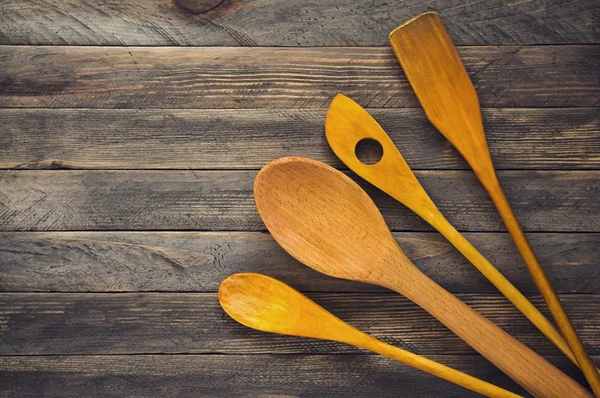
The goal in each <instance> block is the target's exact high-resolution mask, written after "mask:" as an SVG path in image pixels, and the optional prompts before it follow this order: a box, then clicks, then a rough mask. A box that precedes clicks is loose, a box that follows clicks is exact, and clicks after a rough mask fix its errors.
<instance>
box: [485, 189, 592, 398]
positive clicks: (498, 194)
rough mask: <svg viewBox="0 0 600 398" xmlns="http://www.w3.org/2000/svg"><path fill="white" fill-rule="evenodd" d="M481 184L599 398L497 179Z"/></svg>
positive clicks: (587, 363)
mask: <svg viewBox="0 0 600 398" xmlns="http://www.w3.org/2000/svg"><path fill="white" fill-rule="evenodd" d="M482 183H483V185H484V187H485V188H486V190H487V191H488V193H489V195H490V197H491V198H492V201H493V202H494V204H495V205H496V208H497V209H498V213H500V216H501V217H502V220H503V221H504V224H505V225H506V228H507V229H508V232H509V233H510V236H511V237H512V239H513V241H514V242H515V244H516V246H517V248H518V249H519V252H520V253H521V256H522V257H523V260H524V261H525V264H526V265H527V269H528V270H529V273H530V274H531V278H532V279H533V281H534V282H535V285H536V286H537V288H538V290H539V292H540V294H541V295H542V297H543V298H544V301H545V302H546V305H547V306H548V308H549V309H550V313H551V314H552V317H553V318H554V320H555V321H556V324H557V325H558V328H559V329H560V331H561V332H562V334H563V336H564V337H565V340H566V341H567V344H568V345H569V347H570V348H571V351H572V352H573V355H574V356H575V358H576V359H577V362H578V364H579V367H580V368H581V371H582V372H583V374H584V376H585V378H586V379H587V380H588V382H589V383H590V386H591V387H592V390H593V391H594V394H595V395H596V397H600V374H599V373H598V369H597V368H596V366H595V365H594V363H593V362H592V359H591V358H590V356H589V354H588V353H587V351H586V349H585V347H584V346H583V343H582V342H581V339H580V338H579V335H578V334H577V331H576V330H575V328H574V327H573V324H572V323H571V321H570V320H569V317H568V315H567V313H566V311H565V309H564V308H563V305H562V303H561V302H560V299H559V298H558V295H557V294H556V291H555V290H554V288H553V287H552V285H551V284H550V280H549V279H548V276H547V275H546V272H544V269H543V268H542V265H541V264H540V262H539V260H538V258H537V256H536V255H535V252H534V251H533V248H532V247H531V245H530V244H529V241H528V240H527V237H526V236H525V233H524V232H523V229H522V228H521V225H520V224H519V220H518V219H517V216H516V215H515V213H514V212H513V210H512V208H511V207H510V204H509V203H508V199H507V198H506V196H505V195H504V191H503V190H502V188H501V186H500V183H499V182H498V179H497V178H493V179H490V178H488V179H487V180H483V179H482Z"/></svg>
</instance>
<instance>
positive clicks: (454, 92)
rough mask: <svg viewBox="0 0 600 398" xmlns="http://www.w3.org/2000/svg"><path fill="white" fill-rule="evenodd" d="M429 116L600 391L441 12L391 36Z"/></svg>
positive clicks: (427, 15)
mask: <svg viewBox="0 0 600 398" xmlns="http://www.w3.org/2000/svg"><path fill="white" fill-rule="evenodd" d="M389 40H390V43H391V45H392V48H393V50H394V53H395V54H396V57H397V58H398V61H399V62H400V64H401V65H402V68H403V69H404V72H405V73H406V77H407V78H408V81H409V83H410V85H411V86H412V88H413V90H414V91H415V93H416V94H417V98H419V102H420V103H421V106H423V109H424V110H425V114H426V115H427V118H428V119H429V121H430V122H431V123H432V124H433V125H434V126H435V127H436V128H437V129H438V130H439V131H440V132H441V133H442V134H443V135H444V137H446V139H448V141H450V142H451V143H452V145H454V147H456V149H457V150H458V151H459V152H460V153H461V155H462V156H463V157H464V158H465V160H466V161H467V162H468V163H469V165H470V166H471V168H472V169H473V171H474V172H475V174H476V175H477V177H478V178H479V181H481V183H482V184H483V186H484V187H485V189H486V190H487V192H488V193H489V195H490V197H491V198H492V200H493V201H494V204H495V205H496V208H497V209H498V212H499V213H500V216H501V217H502V220H504V224H505V225H506V228H507V229H508V232H509V233H510V235H511V236H512V238H513V240H514V242H515V244H516V245H517V248H518V249H519V252H520V253H521V256H522V257H523V260H524V261H525V264H527V268H528V270H529V273H530V274H531V276H532V278H533V281H534V282H535V284H536V286H537V288H538V290H539V291H540V293H541V294H542V297H543V298H544V300H545V301H546V304H547V305H548V308H549V309H550V312H551V313H552V316H553V317H554V320H555V321H556V323H557V324H558V328H559V329H560V331H561V332H562V334H563V336H564V338H565V339H566V341H567V343H568V344H569V347H570V348H571V351H572V352H573V354H574V355H575V358H576V360H577V362H578V364H579V367H580V368H581V370H582V371H583V374H584V375H585V378H586V379H587V381H588V382H589V383H590V386H591V387H592V389H593V391H594V393H595V394H596V396H597V397H600V374H599V373H598V371H597V369H596V366H595V365H594V363H593V362H592V360H591V358H590V356H589V354H588V353H587V352H586V350H585V348H584V346H583V344H582V342H581V340H580V339H579V336H578V335H577V332H576V331H575V328H574V327H573V325H572V324H571V321H570V320H569V318H568V316H567V314H566V312H565V310H564V308H563V306H562V304H561V302H560V300H559V298H558V296H557V295H556V292H555V291H554V289H553V287H552V285H551V284H550V281H549V280H548V277H547V276H546V273H545V272H544V270H543V268H542V266H541V265H540V262H539V260H538V259H537V257H536V255H535V253H534V251H533V249H532V248H531V245H530V244H529V242H528V241H527V238H526V237H525V234H524V233H523V230H522V229H521V226H520V224H519V221H518V220H517V217H516V216H515V214H514V212H513V210H512V208H511V207H510V205H509V204H508V200H507V199H506V196H505V195H504V192H503V191H502V187H501V186H500V183H499V182H498V178H497V176H496V171H495V169H494V165H493V163H492V159H491V156H490V152H489V149H488V146H487V142H486V139H485V134H484V131H483V122H482V119H481V110H480V107H479V99H478V98H477V94H476V92H475V88H474V87H473V84H472V83H471V80H470V79H469V75H467V72H466V70H465V67H464V66H463V63H462V61H461V60H460V57H459V55H458V51H456V48H455V47H454V43H452V40H451V39H450V36H449V35H448V33H447V32H446V29H445V28H444V25H443V24H442V21H441V20H440V17H439V16H438V15H437V14H436V13H433V12H428V13H425V14H422V15H420V16H418V17H416V18H414V19H412V20H410V21H408V22H406V23H405V24H403V25H401V26H400V27H398V28H396V29H395V30H394V31H393V32H392V33H391V34H390V37H389Z"/></svg>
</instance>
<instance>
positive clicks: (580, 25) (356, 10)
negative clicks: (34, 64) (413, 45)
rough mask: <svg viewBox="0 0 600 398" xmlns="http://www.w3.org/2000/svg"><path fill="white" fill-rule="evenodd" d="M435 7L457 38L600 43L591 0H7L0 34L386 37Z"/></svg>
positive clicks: (221, 39) (47, 37)
mask: <svg viewBox="0 0 600 398" xmlns="http://www.w3.org/2000/svg"><path fill="white" fill-rule="evenodd" d="M176 4H179V5H180V7H177V6H176ZM432 10H435V11H437V12H438V13H439V14H440V16H441V17H442V20H443V21H444V24H445V25H446V27H447V29H448V31H449V33H450V36H452V38H453V39H454V41H455V42H456V43H457V44H459V45H464V44H467V45H498V44H501V45H512V44H567V43H570V44H572V43H598V41H599V38H600V31H599V29H598V24H597V23H596V22H597V19H596V17H597V15H598V14H597V13H598V3H597V2H594V1H593V0H583V1H577V2H563V1H541V0H534V1H524V2H505V1H501V0H483V1H477V2H473V1H468V0H457V1H452V2H448V1H442V0H433V1H432V0H428V1H419V2H415V1H408V0H402V1H393V2H390V1H383V0H369V1H358V0H342V1H340V0H336V1H333V0H322V1H308V2H307V1H301V0H295V1H284V0H275V1H273V0H270V1H266V0H245V1H239V0H225V1H220V0H177V1H176V2H175V3H172V2H171V1H136V0H125V1H118V2H104V1H89V0H88V1H85V2H81V1H74V0H69V1H63V0H45V1H40V0H34V1H31V0H29V1H26V0H8V1H6V0H5V1H3V2H1V3H0V43H2V44H35V45H39V44H59V45H63V44H69V45H126V46H165V45H166V46H169V45H179V46H213V45H217V46H222V45H228V46H239V45H241V46H385V45H387V36H388V33H389V32H390V31H391V30H392V29H394V28H395V27H396V26H398V25H399V24H401V23H402V22H404V21H406V20H407V19H409V18H412V17H413V16H415V15H418V14H421V13H423V12H425V11H432Z"/></svg>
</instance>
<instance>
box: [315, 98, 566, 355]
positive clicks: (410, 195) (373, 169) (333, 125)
mask: <svg viewBox="0 0 600 398" xmlns="http://www.w3.org/2000/svg"><path fill="white" fill-rule="evenodd" d="M325 135H326V137H327V142H328V143H329V146H330V147H331V149H332V150H333V152H334V153H335V154H336V155H337V157H338V158H340V160H341V161H342V162H344V164H345V165H346V166H348V167H349V168H350V169H351V170H352V171H354V172H355V173H356V174H358V175H359V176H361V177H362V178H364V179H365V180H367V181H369V182H370V183H371V184H373V185H375V186H376V187H377V188H379V189H381V190H382V191H383V192H385V193H387V194H388V195H390V196H391V197H393V198H394V199H396V200H397V201H399V202H400V203H402V204H403V205H405V206H406V207H408V208H409V209H410V210H412V211H414V212H415V213H416V214H417V215H419V216H420V217H421V218H423V219H424V220H425V221H427V223H429V224H430V225H431V226H432V227H434V228H435V229H437V230H438V231H439V232H440V233H441V234H442V235H443V236H444V237H445V238H446V239H448V241H449V242H450V243H452V245H453V246H454V247H456V248H457V249H458V251H460V252H461V253H462V254H463V255H464V256H465V257H466V258H467V259H468V260H469V261H470V262H471V263H472V264H473V265H474V266H475V268H477V269H478V270H479V272H481V273H482V274H483V275H484V276H485V277H486V278H487V279H488V280H489V281H490V282H492V284H493V285H494V286H496V288H497V289H498V290H499V291H500V292H501V293H502V294H504V295H505V296H506V297H507V298H508V299H509V300H510V302H511V303H513V304H514V306H515V307H517V308H518V309H519V311H521V312H522V313H523V315H525V316H526V317H527V318H528V319H529V320H530V321H531V322H532V323H533V324H534V325H535V326H537V328H538V329H539V330H540V331H541V332H542V333H544V335H545V336H546V337H548V339H550V341H552V342H553V343H554V344H555V345H556V346H557V347H558V348H559V349H560V350H561V351H562V352H563V353H564V354H565V355H566V356H567V357H568V358H569V359H570V360H571V361H572V362H573V363H574V364H575V365H577V360H576V359H575V356H573V353H572V352H571V349H570V348H569V345H568V344H567V342H566V341H565V339H564V338H563V337H562V335H561V334H560V333H559V332H558V330H556V328H555V327H554V325H552V323H551V322H550V321H549V320H548V319H547V318H546V317H545V316H544V315H543V314H542V313H541V312H540V311H539V310H538V309H537V308H536V307H535V306H534V305H533V304H531V302H530V301H529V300H527V298H526V297H525V296H524V295H523V294H522V293H521V292H520V291H519V290H518V289H517V288H516V287H515V286H514V285H513V284H512V283H510V281H509V280H508V279H506V278H505V277H504V275H502V273H501V272H500V271H498V269H496V267H494V266H493V265H492V264H491V263H490V262H489V261H488V260H487V259H486V258H485V257H484V256H483V255H482V254H481V253H480V252H479V251H477V249H476V248H475V247H473V245H472V244H471V243H470V242H469V241H468V240H466V239H465V237H464V236H462V235H461V234H460V233H459V232H458V231H457V230H456V229H455V228H454V227H453V226H452V224H450V223H449V222H448V220H447V219H446V218H445V217H444V215H443V214H442V213H441V212H440V211H439V210H438V208H437V206H436V205H435V204H434V203H433V201H432V200H431V198H430V197H429V195H427V192H425V189H424V188H423V186H422V185H421V184H420V183H419V181H418V180H417V177H416V176H415V175H414V173H413V172H412V170H411V169H410V167H409V166H408V164H407V163H406V161H405V160H404V158H403V157H402V154H400V152H399V151H398V148H397V147H396V146H395V145H394V143H393V142H392V140H391V139H390V137H389V136H388V135H387V133H386V132H385V131H384V130H383V129H382V128H381V126H380V125H379V123H377V121H376V120H375V119H373V117H372V116H371V115H370V114H369V113H368V112H367V111H366V110H365V109H363V108H362V107H361V106H360V105H358V104H357V103H356V102H354V101H353V100H351V99H350V98H348V97H346V96H344V95H341V94H340V95H337V96H336V97H335V98H334V99H333V101H331V104H330V106H329V110H328V111H327V117H326V118H325ZM364 139H372V140H375V141H377V142H378V143H379V144H380V145H381V147H382V148H383V156H382V157H381V159H380V160H379V161H378V162H377V163H375V164H373V165H366V164H364V163H362V162H361V161H360V160H359V159H358V157H357V156H356V152H355V150H356V146H357V144H358V143H359V142H360V141H362V140H364Z"/></svg>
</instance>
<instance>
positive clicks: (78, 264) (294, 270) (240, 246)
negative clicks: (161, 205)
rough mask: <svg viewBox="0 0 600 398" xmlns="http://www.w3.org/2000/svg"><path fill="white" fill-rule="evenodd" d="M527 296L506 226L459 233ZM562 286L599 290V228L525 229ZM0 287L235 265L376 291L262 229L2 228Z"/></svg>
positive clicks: (407, 240)
mask: <svg viewBox="0 0 600 398" xmlns="http://www.w3.org/2000/svg"><path fill="white" fill-rule="evenodd" d="M464 235H465V237H466V238H467V239H468V240H469V241H471V242H472V243H473V244H474V245H475V246H476V247H477V248H478V249H479V250H480V251H481V252H482V253H483V254H484V255H486V257H487V258H489V259H490V260H491V261H492V262H493V263H494V264H495V265H496V266H497V267H498V268H499V269H500V270H501V271H502V273H503V274H504V275H506V277H507V278H508V279H510V280H511V281H512V282H513V283H514V284H515V285H516V286H517V287H518V288H519V290H521V291H522V292H524V293H537V290H536V288H535V286H534V285H533V282H532V281H531V278H530V277H529V274H528V273H527V270H526V269H525V268H524V267H523V264H522V262H521V260H520V258H519V255H518V252H517V250H516V248H515V247H514V245H513V244H512V243H511V240H510V237H509V236H508V234H506V233H465V234H464ZM394 236H395V237H396V239H397V240H398V242H399V243H400V246H401V247H402V249H403V250H404V251H405V252H406V253H407V255H408V257H409V258H410V259H411V260H413V261H414V262H415V264H416V265H417V266H418V267H419V268H420V269H421V270H422V271H423V272H424V273H426V274H427V275H429V276H430V277H431V278H432V279H434V280H435V281H436V282H437V283H439V284H440V285H442V286H443V287H445V288H446V289H448V290H450V291H452V292H484V293H496V292H497V291H496V290H495V288H494V287H493V286H492V285H491V284H490V283H489V282H487V280H485V278H483V276H482V275H481V274H480V273H479V272H478V271H477V270H476V269H475V268H474V267H473V266H472V265H471V264H470V263H468V262H467V261H466V259H465V258H464V257H463V256H462V255H461V254H459V253H458V252H457V251H456V250H454V249H453V248H452V246H451V245H450V244H449V243H448V242H447V241H446V240H444V238H442V237H441V236H440V235H439V234H437V233H433V232H398V233H395V234H394ZM529 236H530V240H531V243H532V245H533V247H534V248H535V249H536V251H537V252H538V253H539V254H540V260H541V261H542V263H543V264H544V265H545V266H546V268H547V270H548V274H549V276H550V278H551V280H552V282H553V284H554V286H555V288H556V289H557V290H558V291H559V292H564V293H598V294H600V272H598V261H597V258H596V257H597V251H596V248H597V247H598V246H599V245H600V234H597V233H594V234H588V233H578V234H570V233H569V234H564V233H531V234H529ZM0 270H2V275H1V278H0V291H3V292H34V291H37V292H53V291H54V292H93V291H96V292H135V291H196V292H206V291H212V292H215V291H216V290H217V288H218V286H219V283H220V282H221V281H222V280H223V279H225V278H226V277H227V276H229V275H231V274H233V273H237V272H260V273H264V274H267V275H271V276H273V277H275V278H278V279H280V280H282V281H285V282H286V283H289V284H291V285H292V286H293V287H295V288H297V289H299V290H301V291H303V292H306V291H309V292H311V291H312V292H315V291H316V292H382V291H383V290H382V289H381V288H377V287H374V286H371V285H367V284H363V283H352V282H347V281H342V280H340V279H335V278H329V277H325V276H323V275H321V274H319V273H316V272H313V271H311V270H310V269H308V268H307V267H305V266H303V265H301V264H299V263H298V262H297V261H296V260H294V259H293V258H292V257H291V256H289V255H288V254H287V253H285V252H284V251H283V249H281V248H280V247H279V246H278V245H277V244H276V243H275V241H274V240H273V239H272V238H271V236H270V235H268V234H264V233H260V232H41V233H33V232H24V233H18V232H8V233H2V234H0Z"/></svg>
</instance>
